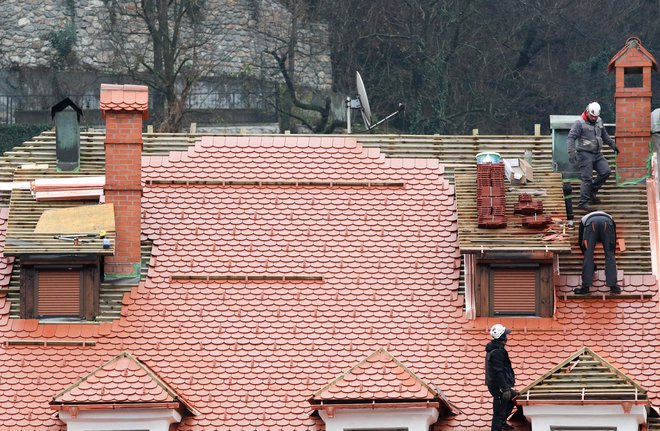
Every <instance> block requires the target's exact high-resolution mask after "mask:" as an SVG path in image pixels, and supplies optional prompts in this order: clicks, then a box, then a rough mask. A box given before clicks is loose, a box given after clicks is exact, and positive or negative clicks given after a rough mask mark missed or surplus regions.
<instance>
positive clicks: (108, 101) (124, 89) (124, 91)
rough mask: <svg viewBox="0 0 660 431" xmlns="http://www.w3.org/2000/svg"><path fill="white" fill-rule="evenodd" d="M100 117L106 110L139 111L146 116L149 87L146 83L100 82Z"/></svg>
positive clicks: (143, 116)
mask: <svg viewBox="0 0 660 431" xmlns="http://www.w3.org/2000/svg"><path fill="white" fill-rule="evenodd" d="M100 99H101V117H102V118H105V113H106V112H107V111H139V112H142V118H147V112H148V109H149V89H148V87H147V86H146V85H130V84H101V97H100Z"/></svg>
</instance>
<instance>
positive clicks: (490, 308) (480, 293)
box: [474, 262, 554, 317]
mask: <svg viewBox="0 0 660 431" xmlns="http://www.w3.org/2000/svg"><path fill="white" fill-rule="evenodd" d="M474 293H475V308H476V315H477V317H495V316H537V317H551V316H552V312H553V304H554V287H553V281H552V263H551V262H528V263H510V262H488V263H484V262H480V263H478V264H477V268H476V278H475V286H474Z"/></svg>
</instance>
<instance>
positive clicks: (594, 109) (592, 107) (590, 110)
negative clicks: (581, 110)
mask: <svg viewBox="0 0 660 431" xmlns="http://www.w3.org/2000/svg"><path fill="white" fill-rule="evenodd" d="M587 114H589V115H591V116H594V117H600V105H599V104H598V102H591V103H590V104H588V105H587Z"/></svg>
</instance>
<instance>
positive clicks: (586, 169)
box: [578, 151, 612, 205]
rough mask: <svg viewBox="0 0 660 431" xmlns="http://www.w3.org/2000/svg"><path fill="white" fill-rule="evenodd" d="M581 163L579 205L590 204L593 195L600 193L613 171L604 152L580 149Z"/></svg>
mask: <svg viewBox="0 0 660 431" xmlns="http://www.w3.org/2000/svg"><path fill="white" fill-rule="evenodd" d="M578 158H579V163H580V180H581V181H582V184H580V201H579V202H578V205H584V204H588V203H589V200H591V196H592V195H595V194H596V193H598V190H600V188H601V187H602V186H603V184H604V183H605V181H607V179H608V178H609V177H610V175H611V174H612V171H611V170H610V166H609V165H608V164H607V160H605V157H603V154H602V153H597V154H594V153H589V152H586V151H578ZM593 171H596V179H593V177H592V175H593Z"/></svg>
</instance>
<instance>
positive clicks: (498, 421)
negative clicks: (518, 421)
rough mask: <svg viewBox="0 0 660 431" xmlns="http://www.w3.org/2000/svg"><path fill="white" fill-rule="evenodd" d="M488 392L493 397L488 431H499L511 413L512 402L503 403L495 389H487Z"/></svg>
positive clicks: (500, 395)
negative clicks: (491, 416)
mask: <svg viewBox="0 0 660 431" xmlns="http://www.w3.org/2000/svg"><path fill="white" fill-rule="evenodd" d="M488 392H490V394H491V395H492V396H493V420H492V422H491V423H490V431H501V430H502V425H504V424H505V422H506V418H508V417H509V415H510V414H511V412H512V411H513V401H511V400H509V401H504V400H503V399H502V394H501V393H500V391H499V390H498V389H496V388H490V387H489V388H488Z"/></svg>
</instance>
